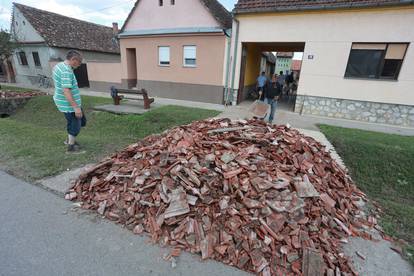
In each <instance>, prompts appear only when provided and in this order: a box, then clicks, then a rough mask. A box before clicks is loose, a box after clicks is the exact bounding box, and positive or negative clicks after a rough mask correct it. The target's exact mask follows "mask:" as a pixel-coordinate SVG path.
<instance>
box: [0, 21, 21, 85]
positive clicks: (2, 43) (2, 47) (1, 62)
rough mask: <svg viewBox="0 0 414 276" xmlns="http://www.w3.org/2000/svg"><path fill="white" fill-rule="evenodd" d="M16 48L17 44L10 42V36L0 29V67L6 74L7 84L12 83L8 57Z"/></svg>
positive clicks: (12, 76) (12, 75)
mask: <svg viewBox="0 0 414 276" xmlns="http://www.w3.org/2000/svg"><path fill="white" fill-rule="evenodd" d="M17 47H18V43H16V42H15V41H13V40H12V35H11V34H10V33H9V32H8V31H6V30H3V29H0V66H2V68H3V69H4V70H3V71H5V72H6V77H7V81H8V82H14V74H13V68H12V65H11V62H10V57H11V56H12V55H13V51H14V50H15V49H16V48H17Z"/></svg>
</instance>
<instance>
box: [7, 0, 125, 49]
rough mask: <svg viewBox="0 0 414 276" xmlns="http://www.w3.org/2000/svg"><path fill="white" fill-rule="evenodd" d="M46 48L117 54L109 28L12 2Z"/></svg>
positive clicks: (116, 45)
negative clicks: (41, 39) (47, 46)
mask: <svg viewBox="0 0 414 276" xmlns="http://www.w3.org/2000/svg"><path fill="white" fill-rule="evenodd" d="M13 4H14V6H15V7H16V8H17V9H18V10H19V11H20V12H21V13H22V14H23V15H24V17H25V18H26V19H27V20H28V21H29V23H30V24H31V25H32V26H33V28H34V29H35V30H36V31H37V32H38V33H39V35H40V36H42V37H43V39H44V40H45V41H46V43H47V45H49V46H50V47H58V48H70V49H77V50H85V51H95V52H103V53H115V54H118V53H119V46H118V43H117V41H116V40H114V35H113V31H112V28H110V27H106V26H103V25H98V24H94V23H90V22H86V21H82V20H78V19H75V18H71V17H67V16H63V15H60V14H56V13H52V12H48V11H44V10H39V9H36V8H33V7H29V6H25V5H22V4H18V3H13Z"/></svg>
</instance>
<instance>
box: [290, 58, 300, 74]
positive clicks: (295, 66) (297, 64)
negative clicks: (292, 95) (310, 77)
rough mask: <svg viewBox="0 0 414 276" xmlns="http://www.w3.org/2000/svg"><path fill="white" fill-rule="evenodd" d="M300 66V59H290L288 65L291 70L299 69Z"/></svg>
mask: <svg viewBox="0 0 414 276" xmlns="http://www.w3.org/2000/svg"><path fill="white" fill-rule="evenodd" d="M301 68H302V61H301V60H297V59H294V60H292V66H291V67H290V69H292V71H300V69H301Z"/></svg>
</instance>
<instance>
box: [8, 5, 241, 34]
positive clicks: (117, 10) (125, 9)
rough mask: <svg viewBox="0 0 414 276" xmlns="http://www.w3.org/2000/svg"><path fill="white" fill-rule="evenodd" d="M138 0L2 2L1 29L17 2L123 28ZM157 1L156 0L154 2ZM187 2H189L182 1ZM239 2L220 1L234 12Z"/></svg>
mask: <svg viewBox="0 0 414 276" xmlns="http://www.w3.org/2000/svg"><path fill="white" fill-rule="evenodd" d="M135 1H136V0H87V1H85V0H14V1H13V0H0V28H2V29H9V28H10V18H11V8H12V2H17V3H21V4H25V5H28V6H32V7H35V8H39V9H42V10H47V11H51V12H55V13H59V14H63V15H66V16H70V17H75V18H78V19H82V20H86V21H90V22H95V23H98V24H103V25H107V26H111V25H112V22H118V23H119V24H120V26H122V24H123V22H124V20H125V19H126V17H127V16H128V13H129V12H130V10H131V8H132V7H133V5H134V3H135ZM154 1H155V0H154ZM180 1H187V0H180ZM236 1H237V0H219V2H221V3H222V4H223V5H224V6H225V7H226V8H227V9H228V10H232V9H233V7H234V4H235V3H236Z"/></svg>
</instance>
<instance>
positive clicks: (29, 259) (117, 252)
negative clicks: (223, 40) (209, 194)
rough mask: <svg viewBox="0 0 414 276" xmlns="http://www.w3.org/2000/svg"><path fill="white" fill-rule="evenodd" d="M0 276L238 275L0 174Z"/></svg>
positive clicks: (222, 266)
mask: <svg viewBox="0 0 414 276" xmlns="http://www.w3.org/2000/svg"><path fill="white" fill-rule="evenodd" d="M0 189H1V191H2V192H1V193H0V221H1V226H0V237H1V238H0V275H1V276H3V275H4V276H6V275H7V276H12V275H19V276H24V275H31V276H34V275H194V274H197V275H200V276H201V275H244V274H245V273H244V272H242V271H239V270H236V269H234V268H231V267H228V266H225V265H223V264H220V263H217V262H213V261H207V262H201V261H199V258H197V257H196V256H192V255H190V254H182V255H181V256H180V257H179V258H178V260H177V267H176V268H172V267H171V263H170V262H167V261H164V260H163V259H162V257H163V255H164V254H165V253H167V252H168V249H166V248H164V249H163V248H160V247H158V246H157V245H155V246H153V245H151V244H149V242H148V241H149V239H148V238H146V237H144V236H136V235H133V234H132V233H131V232H130V231H127V230H124V229H122V228H121V227H120V226H119V225H115V224H114V223H111V222H109V221H104V220H101V219H100V218H98V217H96V216H95V215H91V214H87V213H84V212H82V210H77V211H74V210H73V205H72V203H71V202H68V201H66V200H64V199H62V198H60V197H58V196H56V195H54V194H53V193H50V192H47V191H45V190H43V189H41V188H39V187H36V186H34V185H31V184H29V183H25V182H22V181H20V180H18V179H16V178H14V177H12V176H10V175H8V174H6V173H4V172H1V171H0Z"/></svg>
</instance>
